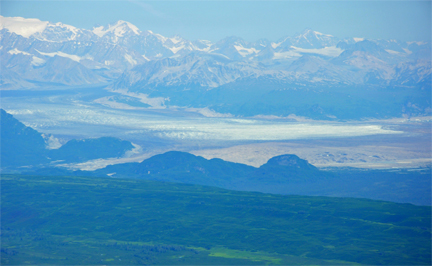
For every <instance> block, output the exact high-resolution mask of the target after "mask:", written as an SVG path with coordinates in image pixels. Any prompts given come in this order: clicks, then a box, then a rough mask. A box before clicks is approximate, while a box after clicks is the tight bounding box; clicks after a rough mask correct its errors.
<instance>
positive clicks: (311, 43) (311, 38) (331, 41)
mask: <svg viewBox="0 0 432 266" xmlns="http://www.w3.org/2000/svg"><path fill="white" fill-rule="evenodd" d="M336 43H337V38H335V37H333V36H332V35H329V34H324V33H321V32H318V31H313V30H311V29H305V30H304V31H303V32H302V33H300V34H299V35H297V36H295V37H293V38H292V44H293V45H294V46H296V47H301V48H308V49H310V48H324V47H328V46H333V45H336Z"/></svg>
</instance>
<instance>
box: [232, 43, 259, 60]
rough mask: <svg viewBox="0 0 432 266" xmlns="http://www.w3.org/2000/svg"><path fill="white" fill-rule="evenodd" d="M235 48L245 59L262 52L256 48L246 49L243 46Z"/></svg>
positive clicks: (235, 46)
mask: <svg viewBox="0 0 432 266" xmlns="http://www.w3.org/2000/svg"><path fill="white" fill-rule="evenodd" d="M234 48H235V49H236V50H237V52H239V54H240V55H241V56H243V57H245V56H247V55H250V54H254V53H255V54H257V53H259V52H260V50H257V49H255V48H245V47H243V46H241V45H234Z"/></svg>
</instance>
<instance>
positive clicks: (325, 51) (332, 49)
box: [291, 46, 344, 57]
mask: <svg viewBox="0 0 432 266" xmlns="http://www.w3.org/2000/svg"><path fill="white" fill-rule="evenodd" d="M291 48H293V49H294V50H295V51H297V52H300V53H308V54H320V55H326V56H330V57H337V56H339V55H340V54H341V53H342V52H343V51H344V50H342V49H340V48H337V47H336V46H329V47H324V48H320V49H304V48H299V47H295V46H291Z"/></svg>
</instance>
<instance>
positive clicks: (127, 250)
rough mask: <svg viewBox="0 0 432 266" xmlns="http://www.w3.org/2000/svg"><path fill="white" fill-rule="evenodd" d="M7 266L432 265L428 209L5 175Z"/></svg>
mask: <svg viewBox="0 0 432 266" xmlns="http://www.w3.org/2000/svg"><path fill="white" fill-rule="evenodd" d="M1 182H2V183H1V184H2V186H1V201H2V204H1V213H2V216H1V225H2V235H1V242H2V244H1V245H2V247H1V248H2V249H1V252H2V256H1V257H2V258H1V260H2V265H8V264H113V265H114V264H115V265H119V264H127V265H130V264H165V265H166V264H201V265H202V264H284V265H287V264H291V265H293V264H302V265H304V264H309V265H310V264H332V265H335V264H357V263H359V264H369V265H370V264H374V265H376V264H387V265H395V264H397V265H402V264H405V265H430V264H431V210H430V207H421V206H414V205H411V204H397V203H390V202H383V201H372V200H365V199H352V198H328V197H306V196H281V195H271V194H262V193H251V192H237V191H230V190H224V189H219V188H212V187H203V186H197V185H186V184H174V183H166V182H155V181H143V180H131V179H108V178H96V177H60V176H57V177H46V176H23V175H3V176H2V180H1Z"/></svg>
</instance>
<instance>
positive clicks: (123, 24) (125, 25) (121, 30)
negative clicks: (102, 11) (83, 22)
mask: <svg viewBox="0 0 432 266" xmlns="http://www.w3.org/2000/svg"><path fill="white" fill-rule="evenodd" d="M127 32H133V33H134V34H136V35H139V34H140V30H139V29H138V27H137V26H135V25H133V24H132V23H130V22H127V21H123V20H119V21H117V22H116V23H115V24H114V25H108V26H106V27H104V26H99V27H95V28H93V33H94V34H96V35H98V36H99V37H103V36H104V35H105V34H108V33H112V34H114V36H116V37H123V35H124V34H126V33H127Z"/></svg>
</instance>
